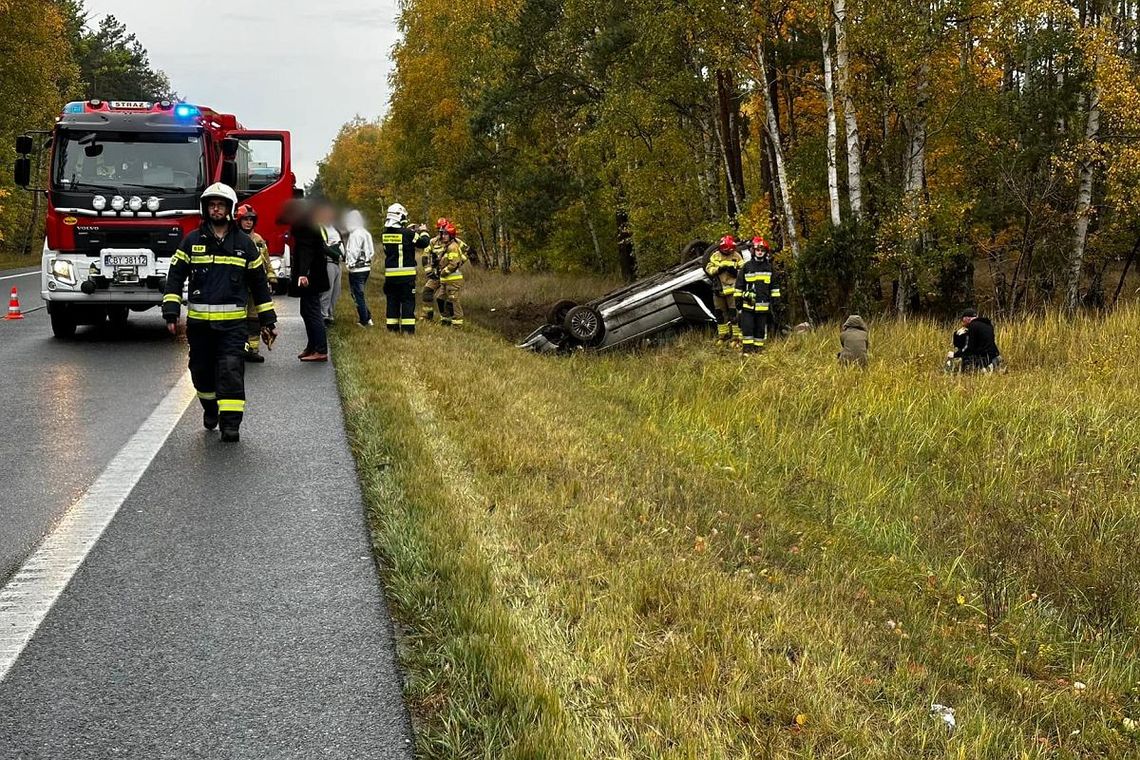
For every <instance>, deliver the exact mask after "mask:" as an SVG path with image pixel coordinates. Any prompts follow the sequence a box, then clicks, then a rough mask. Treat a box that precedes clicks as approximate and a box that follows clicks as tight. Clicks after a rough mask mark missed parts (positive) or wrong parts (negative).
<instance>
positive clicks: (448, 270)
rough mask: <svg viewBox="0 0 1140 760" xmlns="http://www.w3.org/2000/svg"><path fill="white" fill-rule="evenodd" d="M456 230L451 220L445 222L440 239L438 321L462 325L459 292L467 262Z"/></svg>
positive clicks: (461, 305) (461, 306) (463, 246)
mask: <svg viewBox="0 0 1140 760" xmlns="http://www.w3.org/2000/svg"><path fill="white" fill-rule="evenodd" d="M456 233H457V230H456V229H455V225H454V224H452V223H451V222H448V223H447V226H446V227H445V228H444V230H443V232H441V233H440V240H441V241H442V243H443V246H444V250H443V252H442V254H441V255H440V259H439V283H440V292H441V294H442V295H441V298H440V302H441V304H440V322H442V323H443V324H444V325H449V326H450V325H454V326H455V327H462V326H463V304H462V303H461V302H460V300H459V298H460V294H461V293H462V292H463V266H464V264H466V263H467V251H466V250H464V249H465V248H466V247H467V246H466V244H465V243H464V242H463V241H462V240H460V239H459V238H458V237H456Z"/></svg>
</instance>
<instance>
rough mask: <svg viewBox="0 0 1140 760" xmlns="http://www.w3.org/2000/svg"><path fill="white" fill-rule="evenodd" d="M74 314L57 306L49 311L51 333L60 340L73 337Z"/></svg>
mask: <svg viewBox="0 0 1140 760" xmlns="http://www.w3.org/2000/svg"><path fill="white" fill-rule="evenodd" d="M76 324H77V323H76V321H75V314H74V313H73V312H72V311H71V309H69V308H67V307H66V306H64V305H62V304H59V305H57V306H56V307H55V308H54V309H52V310H51V331H52V334H54V335H55V337H57V338H60V339H61V340H66V339H68V338H73V337H75V327H76Z"/></svg>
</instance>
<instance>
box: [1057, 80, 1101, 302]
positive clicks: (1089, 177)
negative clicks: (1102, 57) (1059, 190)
mask: <svg viewBox="0 0 1140 760" xmlns="http://www.w3.org/2000/svg"><path fill="white" fill-rule="evenodd" d="M1093 76H1094V78H1095V76H1096V75H1095V69H1094V75H1093ZM1088 110H1089V120H1088V123H1087V124H1086V125H1085V145H1084V150H1085V155H1084V158H1083V159H1082V160H1081V173H1080V185H1079V187H1078V189H1077V208H1076V212H1077V221H1076V224H1075V225H1074V229H1073V251H1072V253H1071V254H1070V255H1069V282H1068V287H1067V288H1066V291H1065V308H1066V309H1067V310H1069V311H1073V310H1074V309H1076V308H1077V304H1078V303H1079V302H1080V292H1081V270H1082V269H1083V267H1084V261H1085V243H1086V241H1087V240H1088V233H1089V215H1090V209H1091V208H1092V188H1093V169H1094V160H1095V157H1094V156H1093V155H1092V154H1093V146H1094V144H1095V143H1096V138H1097V135H1098V134H1100V86H1099V85H1094V86H1093V91H1092V95H1091V97H1090V99H1089V109H1088Z"/></svg>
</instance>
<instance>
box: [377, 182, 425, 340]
mask: <svg viewBox="0 0 1140 760" xmlns="http://www.w3.org/2000/svg"><path fill="white" fill-rule="evenodd" d="M380 241H381V243H382V244H383V246H384V297H385V298H386V299H387V301H388V304H387V319H386V320H385V322H386V325H387V327H388V330H389V331H391V332H404V333H407V334H408V335H414V334H415V332H416V249H417V248H418V249H420V250H421V251H422V250H423V249H425V248H427V247H428V244H429V239H428V235H427V232H426V231H425V230H423V229H419V230H415V229H412V228H411V227H410V226H408V210H407V209H406V208H404V207H403V206H401V205H400V204H399V203H393V204H392V205H391V206H389V207H388V215H387V217H386V218H385V220H384V234H383V236H382V237H381V238H380Z"/></svg>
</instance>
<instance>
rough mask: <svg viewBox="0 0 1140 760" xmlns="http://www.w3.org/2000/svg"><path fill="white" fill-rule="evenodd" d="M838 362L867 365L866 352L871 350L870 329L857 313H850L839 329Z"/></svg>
mask: <svg viewBox="0 0 1140 760" xmlns="http://www.w3.org/2000/svg"><path fill="white" fill-rule="evenodd" d="M839 345H840V346H842V350H841V351H840V352H839V363H840V364H857V365H859V366H860V367H866V366H867V354H868V353H869V352H870V350H871V331H870V330H869V329H868V328H867V323H866V322H864V321H863V318H862V317H860V316H859V315H858V314H852V315H851V316H849V317H848V318H847V320H846V321H845V322H844V323H843V328H842V329H841V330H840V331H839Z"/></svg>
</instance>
